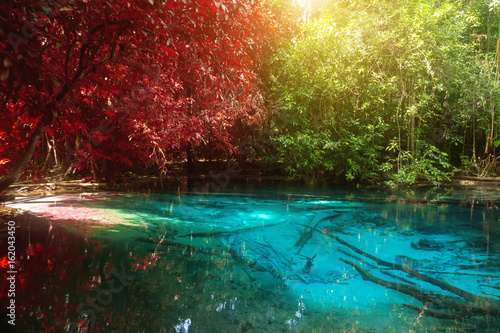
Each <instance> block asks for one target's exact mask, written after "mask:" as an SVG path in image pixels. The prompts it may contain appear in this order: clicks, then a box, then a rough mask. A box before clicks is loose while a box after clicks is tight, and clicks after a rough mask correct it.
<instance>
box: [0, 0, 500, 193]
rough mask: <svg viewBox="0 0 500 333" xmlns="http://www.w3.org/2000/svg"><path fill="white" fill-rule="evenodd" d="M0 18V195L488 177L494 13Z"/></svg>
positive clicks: (93, 11) (8, 14)
mask: <svg viewBox="0 0 500 333" xmlns="http://www.w3.org/2000/svg"><path fill="white" fill-rule="evenodd" d="M0 17H1V25H0V50H1V59H0V90H1V101H0V108H1V110H0V175H2V178H1V179H0V192H2V191H4V190H5V189H6V188H8V187H9V186H10V185H12V184H13V183H15V182H17V181H19V180H24V181H28V180H29V181H30V182H35V183H36V182H43V181H44V179H48V178H50V179H57V180H59V181H63V180H66V179H84V180H86V181H89V182H105V183H112V184H114V183H120V182H126V181H127V180H126V177H125V176H124V175H125V174H127V173H137V172H148V173H150V174H153V175H157V176H160V175H168V174H169V173H170V172H171V171H172V168H173V166H174V165H176V164H175V163H180V164H181V165H183V166H184V168H185V170H186V172H187V174H189V173H192V172H195V169H196V165H197V164H199V163H202V162H212V161H222V162H228V161H233V162H234V164H232V165H233V166H235V168H236V167H237V168H238V169H239V168H250V169H252V170H256V169H258V170H261V171H262V170H263V171H265V172H271V173H274V174H280V175H281V174H284V175H287V176H288V177H290V178H294V179H302V180H305V181H307V182H309V183H320V182H329V183H330V182H331V183H338V182H341V183H351V184H384V185H387V186H390V187H398V186H402V185H412V184H415V183H416V182H417V181H419V180H425V181H428V182H431V183H433V184H435V185H437V184H440V183H441V182H446V181H448V180H450V178H452V177H455V176H466V175H470V176H476V177H492V176H493V177H494V176H497V174H498V172H499V170H498V162H497V160H498V157H497V156H496V153H497V149H498V146H499V145H500V136H499V131H498V128H499V125H500V122H499V116H497V114H498V113H499V110H498V106H497V104H498V102H499V101H500V91H499V88H498V85H499V78H500V77H499V74H500V68H499V67H500V38H499V37H500V2H499V1H497V0H488V1H483V0H458V1H451V0H400V1H396V0H310V1H293V0H238V1H229V0H113V1H101V0H55V1H48V0H41V1H34V0H11V1H3V2H1V4H0ZM212 171H217V170H212Z"/></svg>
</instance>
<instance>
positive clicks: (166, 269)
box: [18, 189, 500, 332]
mask: <svg viewBox="0 0 500 333" xmlns="http://www.w3.org/2000/svg"><path fill="white" fill-rule="evenodd" d="M497 204H498V199H497V198H496V195H495V194H494V193H484V192H470V191H469V192H467V193H466V192H461V191H451V190H448V191H439V192H428V193H425V192H421V193H415V192H405V193H400V194H393V193H392V194H388V193H384V192H378V191H340V190H316V191H313V190H310V191H308V190H294V189H279V190H260V189H253V190H247V191H245V192H242V191H234V192H227V193H211V194H205V195H201V194H194V193H185V194H181V193H179V192H172V193H162V194H122V195H108V196H106V195H99V196H82V197H79V198H77V197H72V196H68V197H59V198H56V197H54V198H45V199H41V200H30V201H29V202H26V203H24V204H18V205H19V207H23V206H24V207H26V206H30V207H31V209H32V210H33V211H34V212H36V214H38V216H41V215H45V218H49V220H50V221H51V222H50V224H43V223H42V222H41V221H39V220H38V219H35V218H32V217H30V218H27V220H29V221H26V220H25V221H24V222H22V221H20V223H21V224H23V223H24V224H23V227H21V228H20V229H19V233H18V234H19V237H20V238H23V239H26V240H25V244H21V245H19V246H20V247H19V249H21V248H23V249H22V250H20V251H18V252H23V254H21V255H18V256H19V261H20V262H19V264H20V266H23V267H24V272H25V274H24V276H21V277H22V278H23V279H24V281H23V282H22V283H20V284H21V287H20V288H22V289H23V291H24V292H23V295H22V296H19V303H21V304H23V303H24V304H23V306H24V308H23V309H20V312H21V313H22V316H23V319H22V320H24V321H25V322H26V323H27V324H26V326H25V329H26V330H28V331H29V330H32V331H37V329H39V328H40V326H41V325H42V324H43V325H44V326H45V327H50V328H51V329H52V328H59V329H64V328H66V329H69V330H70V331H71V330H72V331H81V332H113V331H114V332H122V331H131V332H135V331H141V332H142V331H145V332H411V331H414V332H426V331H462V332H465V331H477V332H498V331H500V320H499V318H498V317H495V316H491V315H487V316H484V315H480V316H472V317H468V318H465V317H467V316H466V313H465V314H464V313H463V311H461V312H460V313H452V314H451V315H450V317H451V318H450V319H439V318H435V317H429V316H425V315H424V314H425V312H426V311H427V312H430V311H434V309H432V308H431V307H429V308H428V309H427V310H425V311H424V313H419V312H418V311H415V310H414V309H410V307H411V306H414V307H418V308H422V307H423V305H422V302H420V301H419V300H417V299H416V298H415V297H412V296H410V295H406V294H404V293H402V292H399V291H397V290H391V289H388V288H386V287H384V286H382V285H379V284H377V283H374V282H372V281H367V280H365V279H363V277H362V276H361V274H360V271H358V270H356V269H355V268H354V267H353V266H352V265H351V264H349V263H352V264H355V265H357V267H359V268H362V269H364V270H366V271H368V272H369V274H372V275H373V276H375V277H376V278H377V279H378V280H377V281H381V280H383V281H389V282H392V283H400V284H404V285H407V286H411V287H413V288H415V289H416V290H423V291H424V292H429V291H433V292H436V293H440V294H442V295H443V296H442V297H443V298H449V299H454V297H456V296H455V295H454V294H453V293H451V292H450V291H446V290H443V289H442V288H440V287H438V286H437V285H435V284H432V283H428V282H423V281H422V280H421V279H417V278H415V277H412V276H410V275H409V274H407V273H405V272H403V271H401V270H398V269H396V268H395V267H388V266H384V265H380V262H379V264H377V262H375V261H374V260H372V259H369V258H368V257H366V256H363V253H367V254H369V255H372V256H375V257H377V258H378V259H380V260H383V261H386V262H390V263H396V264H400V265H404V266H406V267H410V268H412V269H414V270H419V271H420V272H422V273H424V274H426V275H427V276H430V277H433V278H436V279H438V280H439V281H442V282H443V283H449V284H451V285H453V286H455V287H458V288H460V289H463V290H466V291H468V292H470V293H473V294H476V295H481V296H485V297H488V298H489V299H490V300H495V301H500V289H499V288H500V269H499V266H500V241H499V238H500V227H499V218H500V213H499V211H498V207H497V206H496V205H497ZM26 223H28V226H26ZM35 225H36V226H38V229H33V230H31V231H30V228H34V226H35ZM42 225H44V227H43V226H42ZM328 235H333V236H334V237H333V238H332V237H330V236H328ZM339 240H340V241H339ZM356 249H357V250H358V252H356ZM28 256H29V258H28ZM48 261H49V262H48ZM21 275H22V274H21ZM400 286H401V285H400ZM400 286H399V287H398V288H396V289H401V287H400ZM42 300H43V301H42ZM493 302H494V301H493ZM408 305H409V306H410V307H408ZM477 306H478V307H479V308H481V307H482V306H483V305H482V304H481V303H478V304H477ZM447 314H449V313H447ZM70 323H71V325H73V327H74V328H70ZM35 327H36V329H35ZM77 327H78V328H77ZM48 331H53V330H48Z"/></svg>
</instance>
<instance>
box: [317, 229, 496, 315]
mask: <svg viewBox="0 0 500 333" xmlns="http://www.w3.org/2000/svg"><path fill="white" fill-rule="evenodd" d="M315 230H316V231H318V232H320V233H322V234H323V235H325V236H328V237H330V238H333V239H335V240H336V241H337V242H338V243H340V244H342V245H344V246H346V247H348V248H349V249H351V250H352V251H354V252H356V253H358V254H361V255H362V256H364V257H366V258H369V259H371V260H373V261H375V262H376V263H377V264H378V265H380V266H385V267H390V268H392V269H395V270H400V271H402V272H405V273H407V274H409V275H411V276H413V277H415V278H417V279H419V280H421V281H424V282H427V283H430V284H432V285H434V286H437V287H439V288H441V289H443V290H446V291H449V292H451V293H453V294H455V295H457V296H460V297H455V296H448V295H444V294H440V293H434V292H424V291H422V290H420V289H417V288H416V287H414V286H411V285H408V284H405V283H399V282H391V281H386V280H384V279H381V278H378V277H376V276H374V275H373V274H371V273H369V272H368V271H366V270H365V269H363V268H361V267H360V266H359V265H357V264H355V263H353V262H350V261H348V260H346V259H342V258H341V259H340V260H341V261H343V262H344V263H346V264H348V265H350V266H352V267H353V268H354V269H355V270H356V271H357V272H358V273H359V274H361V276H362V278H363V279H364V280H366V281H370V282H373V283H376V284H378V285H381V286H383V287H385V288H388V289H393V290H396V291H399V292H401V293H403V294H406V295H408V296H411V297H413V298H415V299H417V300H419V301H421V302H422V303H424V304H425V305H426V306H427V307H428V308H433V309H438V310H439V309H446V310H453V311H454V317H453V315H452V314H450V313H449V311H448V312H447V311H435V310H429V311H424V312H423V314H424V315H436V316H439V315H443V316H451V317H453V318H457V319H460V318H466V317H468V316H471V315H485V314H490V315H493V316H497V317H500V301H499V300H496V299H493V298H489V297H483V296H478V295H475V294H472V293H470V292H468V291H465V290H463V289H460V288H457V287H455V286H453V285H451V284H449V283H448V282H445V281H441V280H438V279H436V278H433V277H431V276H428V275H425V274H423V273H421V272H420V271H418V270H414V269H412V268H409V267H406V266H403V265H400V264H396V263H392V262H388V261H385V260H382V259H380V258H377V257H375V256H373V255H371V254H369V253H366V252H364V251H362V250H360V249H358V248H357V247H355V246H354V245H351V244H349V243H348V242H346V241H344V240H342V239H340V238H339V237H338V236H336V235H333V234H330V233H328V232H327V231H321V230H318V229H315ZM451 317H450V318H451Z"/></svg>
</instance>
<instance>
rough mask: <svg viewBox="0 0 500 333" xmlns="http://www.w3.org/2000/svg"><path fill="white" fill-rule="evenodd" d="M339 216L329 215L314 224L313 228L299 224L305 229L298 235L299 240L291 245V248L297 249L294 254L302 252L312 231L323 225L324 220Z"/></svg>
mask: <svg viewBox="0 0 500 333" xmlns="http://www.w3.org/2000/svg"><path fill="white" fill-rule="evenodd" d="M339 216H340V214H335V215H330V216H327V217H324V218H322V219H321V220H319V221H318V222H316V224H315V225H314V227H311V226H308V225H304V224H300V225H301V226H303V227H305V229H304V230H303V231H302V232H301V233H300V237H299V239H298V240H297V242H295V244H294V245H293V247H298V249H297V252H295V254H297V253H300V251H302V248H303V247H304V245H306V243H307V242H308V241H309V240H310V239H311V238H312V236H313V233H314V231H316V229H317V228H318V226H319V225H320V224H321V223H323V222H324V221H326V220H330V219H333V218H337V217H339Z"/></svg>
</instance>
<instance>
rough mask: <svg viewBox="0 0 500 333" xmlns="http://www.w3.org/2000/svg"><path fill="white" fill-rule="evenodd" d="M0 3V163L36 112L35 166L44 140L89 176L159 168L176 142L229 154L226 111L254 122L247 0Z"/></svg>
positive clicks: (2, 167)
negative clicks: (40, 127)
mask: <svg viewBox="0 0 500 333" xmlns="http://www.w3.org/2000/svg"><path fill="white" fill-rule="evenodd" d="M0 11H1V12H2V13H5V17H4V19H3V20H2V23H1V26H0V36H1V39H0V50H1V54H0V57H1V58H0V91H1V92H2V100H1V104H0V107H1V110H0V139H1V140H0V171H6V170H8V168H9V167H10V166H11V164H10V163H9V162H10V161H11V160H14V159H15V158H16V157H18V154H19V152H20V151H22V149H23V147H24V146H25V145H26V143H27V141H28V137H29V136H30V134H31V133H32V132H33V130H34V128H35V126H36V123H37V122H38V121H39V119H41V117H44V119H49V120H50V121H49V122H50V123H51V125H50V126H49V127H48V128H47V130H46V132H45V137H46V138H45V139H46V142H41V143H40V146H39V149H38V150H37V152H36V153H35V156H34V160H33V165H34V168H35V169H40V168H42V166H43V164H44V161H45V157H46V155H47V153H48V148H46V147H45V146H46V145H47V146H48V145H51V146H53V147H54V148H55V149H54V150H55V154H54V152H53V153H52V154H53V155H54V158H52V157H49V158H50V160H52V161H54V162H57V164H59V165H62V166H68V165H71V166H73V167H75V168H77V169H87V170H92V171H93V172H94V174H95V175H96V176H97V177H98V178H100V177H102V178H105V177H110V176H112V175H113V174H115V173H120V172H121V171H123V170H124V169H128V168H132V167H138V166H141V165H151V164H153V165H158V166H160V167H163V168H164V167H165V162H166V161H168V160H169V159H170V158H171V157H172V156H173V155H172V154H174V153H176V152H179V151H184V149H185V147H186V146H187V145H194V146H198V145H204V144H207V143H208V142H209V141H211V142H212V143H214V146H218V147H219V149H224V150H227V151H228V152H231V151H232V147H233V146H232V144H231V142H232V139H233V138H231V137H230V134H229V133H230V131H229V129H230V128H231V127H232V126H233V124H234V122H235V120H236V119H240V120H242V121H243V122H244V123H258V122H259V121H260V120H261V115H262V105H261V104H262V99H261V96H260V94H259V91H258V89H257V88H256V86H255V82H254V81H255V78H254V73H253V68H254V66H255V61H256V58H257V57H258V55H259V53H260V47H259V45H261V40H262V38H263V36H264V35H265V34H266V33H267V30H266V29H267V28H265V27H267V26H269V25H268V24H267V23H265V20H266V15H267V14H264V13H265V11H264V10H263V9H262V7H261V5H260V4H259V3H258V1H251V0H240V1H237V2H233V1H230V0H221V1H213V0H187V1H183V0H178V1H177V0H176V1H167V2H157V1H140V0H127V1H125V0H124V1H101V0H87V1H83V0H77V1H71V2H70V1H65V0H57V1H51V2H37V1H32V0H12V1H5V2H2V3H1V4H0ZM52 119H54V120H52ZM56 159H57V160H56ZM54 162H53V163H54Z"/></svg>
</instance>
